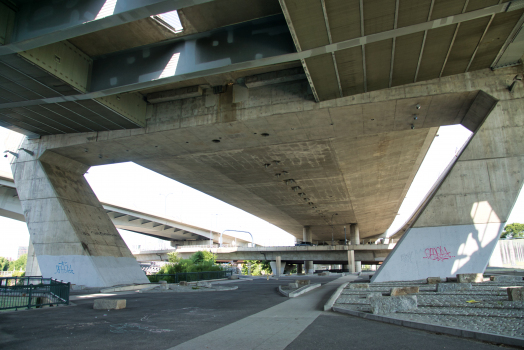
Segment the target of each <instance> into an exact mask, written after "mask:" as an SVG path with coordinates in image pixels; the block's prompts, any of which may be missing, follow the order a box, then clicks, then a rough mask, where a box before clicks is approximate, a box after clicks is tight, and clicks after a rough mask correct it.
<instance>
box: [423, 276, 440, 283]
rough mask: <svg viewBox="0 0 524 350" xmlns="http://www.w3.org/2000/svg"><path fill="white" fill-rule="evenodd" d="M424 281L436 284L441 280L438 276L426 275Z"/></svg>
mask: <svg viewBox="0 0 524 350" xmlns="http://www.w3.org/2000/svg"><path fill="white" fill-rule="evenodd" d="M426 281H427V283H428V284H437V283H440V282H441V280H440V277H428V278H427V280H426Z"/></svg>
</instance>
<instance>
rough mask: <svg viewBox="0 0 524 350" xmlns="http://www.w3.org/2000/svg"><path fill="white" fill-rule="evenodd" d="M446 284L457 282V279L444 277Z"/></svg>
mask: <svg viewBox="0 0 524 350" xmlns="http://www.w3.org/2000/svg"><path fill="white" fill-rule="evenodd" d="M446 282H457V277H446Z"/></svg>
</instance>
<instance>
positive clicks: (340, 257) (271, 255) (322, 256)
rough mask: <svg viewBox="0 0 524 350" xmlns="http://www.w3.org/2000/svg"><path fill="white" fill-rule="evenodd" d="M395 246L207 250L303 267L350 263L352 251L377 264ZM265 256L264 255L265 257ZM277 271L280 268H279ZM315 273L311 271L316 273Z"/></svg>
mask: <svg viewBox="0 0 524 350" xmlns="http://www.w3.org/2000/svg"><path fill="white" fill-rule="evenodd" d="M394 246H395V244H365V245H359V246H343V245H338V246H316V247H309V246H299V247H255V248H250V247H228V248H207V249H206V250H209V251H211V252H212V253H213V254H216V255H217V257H218V259H219V260H223V261H230V260H258V259H260V258H261V256H265V258H266V259H268V260H276V258H277V257H278V256H280V257H281V259H282V261H283V262H284V261H285V262H287V263H288V264H289V263H293V264H302V263H303V262H304V260H308V261H311V262H313V261H315V262H316V263H321V262H338V263H344V262H346V261H347V260H346V259H347V256H348V252H352V253H353V250H355V251H354V254H353V255H354V256H357V257H358V258H359V259H361V260H362V261H366V262H370V263H371V262H375V261H382V260H384V259H385V258H386V257H387V256H388V253H389V252H390V251H391V249H392V248H393V247H394ZM201 249H202V248H192V247H191V246H184V247H179V249H177V252H178V254H179V255H180V256H181V257H182V258H184V259H185V258H189V256H191V255H192V254H193V253H194V252H196V251H198V250H201ZM168 252H169V250H155V251H142V252H140V254H135V257H136V258H137V260H138V261H154V260H158V259H159V256H158V255H157V254H167V253H168ZM262 253H263V254H264V255H262ZM286 266H288V265H286ZM275 268H276V266H275ZM313 272H314V270H313V271H312V272H311V273H313Z"/></svg>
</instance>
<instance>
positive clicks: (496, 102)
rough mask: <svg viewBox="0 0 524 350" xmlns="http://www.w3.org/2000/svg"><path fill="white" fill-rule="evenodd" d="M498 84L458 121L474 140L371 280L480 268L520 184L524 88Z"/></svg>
mask: <svg viewBox="0 0 524 350" xmlns="http://www.w3.org/2000/svg"><path fill="white" fill-rule="evenodd" d="M505 84H506V83H505V81H502V82H499V81H496V80H495V81H493V82H492V83H490V84H487V85H486V88H488V89H491V90H490V92H491V93H493V94H495V96H496V99H495V98H494V97H492V96H490V95H488V94H486V93H484V92H482V91H480V92H479V93H478V94H477V96H476V98H475V102H474V105H475V108H474V109H473V108H472V109H471V110H470V111H469V112H468V113H467V114H466V116H465V117H464V119H463V120H462V122H461V124H462V125H463V126H465V127H467V128H468V129H470V130H471V131H473V132H474V135H473V137H472V138H471V140H470V141H469V143H468V144H467V145H466V147H465V149H464V150H463V151H462V152H461V153H459V154H458V158H457V159H456V161H455V163H454V164H452V165H451V166H450V168H448V172H447V174H445V175H446V176H445V177H442V178H441V181H440V183H439V184H438V185H437V187H436V189H435V190H434V191H433V192H432V193H431V196H430V197H429V198H428V199H427V201H426V203H424V207H423V208H422V210H421V212H420V213H419V214H418V215H417V216H416V217H415V220H414V222H413V225H412V226H411V228H410V229H409V230H408V231H407V232H406V233H404V235H403V236H402V238H401V240H400V241H399V242H398V243H397V244H396V246H395V248H394V249H393V251H392V252H391V253H390V254H389V255H388V257H387V258H386V260H385V261H384V263H383V264H382V265H381V267H380V269H379V270H378V271H377V272H376V273H375V275H374V276H373V279H372V281H373V282H385V281H399V280H415V279H423V278H427V277H441V278H444V277H453V276H455V275H456V274H462V273H483V272H484V270H485V268H486V266H487V264H488V261H489V259H490V257H491V254H492V252H493V250H494V249H495V246H496V244H497V242H498V238H499V236H500V233H501V231H502V229H503V228H504V225H505V224H506V222H507V219H508V216H509V213H510V212H511V209H512V207H513V203H514V202H515V200H516V199H517V197H518V194H519V192H522V190H521V188H522V184H523V183H524V181H523V175H522V174H524V161H523V160H524V143H523V142H521V141H520V139H521V136H517V135H522V134H523V132H524V127H523V125H524V114H523V113H522V111H523V110H524V99H523V98H522V97H524V94H523V92H524V90H523V89H522V85H517V86H518V87H519V90H517V91H515V92H513V93H510V92H509V91H508V89H507V88H506V87H505ZM486 111H487V112H486ZM486 114H489V115H488V116H487V118H485V116H486ZM484 118H485V119H484ZM482 121H483V122H482ZM480 123H482V124H481V125H480V127H477V126H478V125H479V124H480ZM516 140H518V141H516Z"/></svg>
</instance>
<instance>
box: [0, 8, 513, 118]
mask: <svg viewBox="0 0 524 350" xmlns="http://www.w3.org/2000/svg"><path fill="white" fill-rule="evenodd" d="M507 7H508V4H507V3H504V4H500V5H495V6H491V7H486V8H483V9H480V10H476V11H471V12H467V13H463V14H460V15H455V16H450V17H446V18H440V19H437V20H433V21H428V22H424V23H420V24H415V25H411V26H407V27H402V28H397V29H394V30H390V31H387V32H380V33H376V34H370V35H365V36H362V37H359V38H355V39H351V40H346V41H342V42H338V43H335V44H330V45H325V46H321V47H317V48H314V49H310V50H304V51H300V52H294V51H295V48H294V47H292V48H291V49H290V50H289V51H288V52H290V53H286V52H285V50H283V49H282V47H281V48H280V49H278V50H275V49H274V48H271V47H269V48H267V47H266V46H272V45H274V42H273V40H272V41H270V42H267V40H262V41H259V39H258V38H256V35H257V34H259V30H256V31H255V30H252V31H250V32H248V33H243V34H241V35H240V37H241V38H244V41H243V44H246V47H243V46H241V45H239V46H237V45H236V44H235V42H233V43H228V44H232V46H231V47H230V48H231V49H232V51H236V50H238V52H229V51H228V50H225V49H223V48H222V47H219V46H220V41H219V43H218V44H219V45H217V46H213V44H214V43H213V41H214V40H212V41H207V42H206V40H207V39H206V37H205V35H203V34H201V35H202V36H201V35H197V36H196V38H197V39H195V40H193V41H191V40H189V41H187V42H184V41H177V42H174V43H173V42H168V43H164V42H162V43H160V44H158V45H155V46H149V47H146V48H138V49H133V50H129V51H126V52H122V53H118V54H115V55H111V56H108V57H106V58H99V59H100V60H106V61H105V62H106V64H108V65H109V64H111V65H112V67H113V68H115V69H116V71H115V72H114V74H113V75H112V76H111V74H112V72H110V71H109V70H108V69H105V68H104V67H101V66H100V68H98V64H97V62H96V61H98V60H95V63H94V66H95V67H94V69H93V73H94V77H93V84H92V86H98V87H101V90H95V91H92V92H89V93H86V94H79V95H72V96H60V97H52V98H44V99H35V100H28V101H21V102H12V103H2V104H0V110H1V109H6V108H14V107H24V106H32V105H40V104H48V103H60V102H67V101H75V100H89V99H94V98H98V97H104V96H109V95H116V94H122V93H126V92H131V91H138V90H144V89H149V88H154V87H158V86H161V85H166V84H172V83H176V82H180V81H185V80H189V79H195V78H201V77H207V76H211V75H216V74H222V73H229V72H235V71H240V70H245V69H253V68H260V67H266V66H270V65H274V64H280V63H287V62H294V61H299V60H302V59H306V58H309V57H315V56H318V55H323V54H326V53H332V52H336V51H339V50H344V49H348V48H351V47H358V46H362V47H364V45H365V44H369V43H373V42H378V41H382V40H387V39H392V38H395V37H398V36H403V35H408V34H412V33H416V32H422V31H425V30H429V29H434V28H440V27H443V26H448V25H454V24H457V23H461V22H465V21H469V20H472V19H476V18H481V17H485V16H491V15H493V14H496V13H500V12H505V11H506V8H507ZM267 20H269V19H266V21H267ZM242 25H248V24H242ZM242 25H239V26H242ZM277 28H281V27H280V26H277V27H275V28H274V30H275V32H271V31H270V30H269V29H268V28H266V29H263V31H262V32H260V33H265V34H267V35H269V36H271V35H278V36H280V35H282V37H283V36H284V33H282V32H280V30H281V29H277ZM228 30H230V28H229V27H228V28H224V29H222V30H217V31H216V32H220V33H222V34H220V35H222V36H221V37H220V38H221V40H224V39H226V42H227V37H226V36H224V34H223V31H225V32H226V33H227V31H228ZM231 30H232V29H231ZM233 32H234V31H233ZM206 35H211V34H210V33H208V34H206ZM245 35H247V36H248V37H249V38H250V40H251V41H250V42H245V40H247V39H246V37H245ZM285 35H287V36H288V37H289V35H290V34H289V30H288V29H287V27H286V34H285ZM193 38H195V37H193ZM199 38H200V39H199ZM233 38H234V36H233ZM274 38H277V37H276V36H275V37H274ZM198 40H202V41H201V43H202V44H199V46H198V49H199V50H201V51H197V50H196V45H197V42H198ZM275 42H277V43H278V41H275ZM261 43H264V45H262V44H261ZM191 45H195V49H193V47H192V46H191ZM289 45H290V46H293V44H292V41H291V38H289ZM253 47H255V48H256V49H259V50H262V51H260V52H261V53H262V57H260V56H257V55H255V57H253V56H252V53H253V52H254V51H253ZM182 49H183V50H182ZM177 50H179V51H177ZM215 50H216V51H215ZM279 50H280V53H279V52H278V51H279ZM255 51H256V50H255ZM177 52H180V53H181V55H180V56H179V58H178V60H179V61H180V62H181V65H180V69H179V67H178V66H177V69H176V70H175V72H174V73H173V74H167V72H166V74H165V75H163V74H162V73H164V69H163V70H162V71H160V68H161V67H162V65H164V68H166V67H167V63H169V62H170V61H171V58H173V57H174V54H176V53H177ZM198 52H201V53H202V56H198V55H196V53H198ZM266 52H268V53H269V55H264V53H266ZM152 53H153V55H152ZM191 53H192V54H194V55H195V56H188V58H191V59H193V62H192V63H191V62H190V61H189V60H186V57H184V56H185V55H186V54H187V55H190V54H191ZM133 55H134V56H133ZM148 55H149V56H151V55H152V56H151V57H152V58H151V59H150V60H147V61H148V64H149V65H150V66H146V65H143V63H141V64H140V65H138V64H137V66H136V67H137V69H138V71H139V72H141V74H136V73H133V72H132V71H133V70H134V69H135V67H134V66H133V63H134V62H132V59H133V57H135V59H137V58H139V59H140V60H142V59H144V58H147V56H148ZM272 55H273V56H272ZM126 57H128V58H129V59H130V63H126V64H127V65H126V67H127V68H126V69H122V67H117V66H116V65H115V62H120V63H122V62H123V61H122V58H126ZM0 61H1V57H0ZM112 61H113V62H112ZM100 62H102V61H100ZM135 62H136V61H135ZM182 62H184V63H182ZM171 63H174V61H173V62H171ZM98 69H100V70H99V71H97V70H98ZM126 70H127V71H126ZM124 71H125V73H126V74H129V75H130V76H129V77H126V76H124V75H123V74H124ZM101 72H104V73H101ZM104 74H107V76H104ZM111 78H115V79H114V80H111ZM119 78H120V79H124V81H123V82H122V81H120V82H119V81H118V79H119ZM108 82H109V86H108V87H105V88H104V86H107V85H108Z"/></svg>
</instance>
